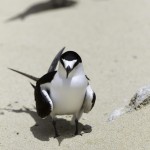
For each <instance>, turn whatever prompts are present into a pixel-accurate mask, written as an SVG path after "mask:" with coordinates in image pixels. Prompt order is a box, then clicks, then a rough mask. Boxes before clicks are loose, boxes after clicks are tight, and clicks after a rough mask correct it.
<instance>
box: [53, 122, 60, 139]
mask: <svg viewBox="0 0 150 150" xmlns="http://www.w3.org/2000/svg"><path fill="white" fill-rule="evenodd" d="M53 127H54V130H55V136H54V138H57V137H58V136H59V134H58V132H57V129H56V121H55V120H53Z"/></svg>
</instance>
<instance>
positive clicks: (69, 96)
mask: <svg viewBox="0 0 150 150" xmlns="http://www.w3.org/2000/svg"><path fill="white" fill-rule="evenodd" d="M86 87H87V79H86V78H85V76H84V75H81V76H75V77H72V78H63V77H60V76H59V74H56V76H55V77H54V80H53V81H52V82H51V85H50V91H51V98H52V101H53V104H54V111H55V113H56V114H70V113H73V112H75V111H77V110H79V109H80V108H81V106H82V104H83V100H84V96H85V91H86Z"/></svg>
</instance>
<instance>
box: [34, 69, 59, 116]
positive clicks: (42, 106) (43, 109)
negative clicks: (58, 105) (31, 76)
mask: <svg viewBox="0 0 150 150" xmlns="http://www.w3.org/2000/svg"><path fill="white" fill-rule="evenodd" d="M55 74H56V71H54V72H49V73H47V74H46V75H44V76H43V77H41V78H40V79H39V80H38V81H37V83H36V87H35V91H34V95H35V101H36V110H37V114H38V115H39V116H40V117H41V118H44V117H46V116H48V115H49V114H50V113H51V111H52V108H53V104H52V101H51V99H50V91H49V89H44V90H42V89H41V85H42V84H45V83H50V82H51V81H52V79H53V78H54V76H55Z"/></svg>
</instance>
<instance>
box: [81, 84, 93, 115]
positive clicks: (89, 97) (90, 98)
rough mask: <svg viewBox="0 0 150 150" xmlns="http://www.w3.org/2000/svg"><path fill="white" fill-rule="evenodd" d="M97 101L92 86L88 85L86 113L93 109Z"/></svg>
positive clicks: (85, 100) (84, 108) (84, 106)
mask: <svg viewBox="0 0 150 150" xmlns="http://www.w3.org/2000/svg"><path fill="white" fill-rule="evenodd" d="M95 101H96V95H95V93H94V91H93V90H92V88H91V86H90V85H88V86H87V89H86V94H85V99H84V103H83V110H84V113H88V112H89V111H91V109H92V108H93V106H94V104H95Z"/></svg>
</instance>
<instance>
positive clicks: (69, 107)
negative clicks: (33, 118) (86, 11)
mask: <svg viewBox="0 0 150 150" xmlns="http://www.w3.org/2000/svg"><path fill="white" fill-rule="evenodd" d="M13 71H15V70H13ZM34 89H35V92H34V94H35V101H36V110H37V114H38V115H39V116H40V117H41V118H45V117H47V116H49V115H50V116H51V117H52V123H53V126H54V130H55V137H58V136H59V134H58V132H57V128H56V116H57V115H73V117H72V122H73V123H74V124H75V126H76V129H75V133H74V134H75V135H78V134H79V133H78V121H79V119H80V117H81V116H82V114H83V113H88V112H89V111H91V109H92V108H93V106H94V104H95V100H96V95H95V93H94V91H93V90H92V88H91V86H90V85H89V79H88V77H87V76H86V74H85V73H84V69H83V64H82V59H81V57H80V56H79V55H78V54H77V53H76V52H74V51H67V52H65V53H63V54H62V55H61V56H60V59H59V64H58V69H57V71H50V72H48V73H47V74H45V75H44V76H42V77H41V78H39V79H38V80H37V82H36V86H35V87H34Z"/></svg>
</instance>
